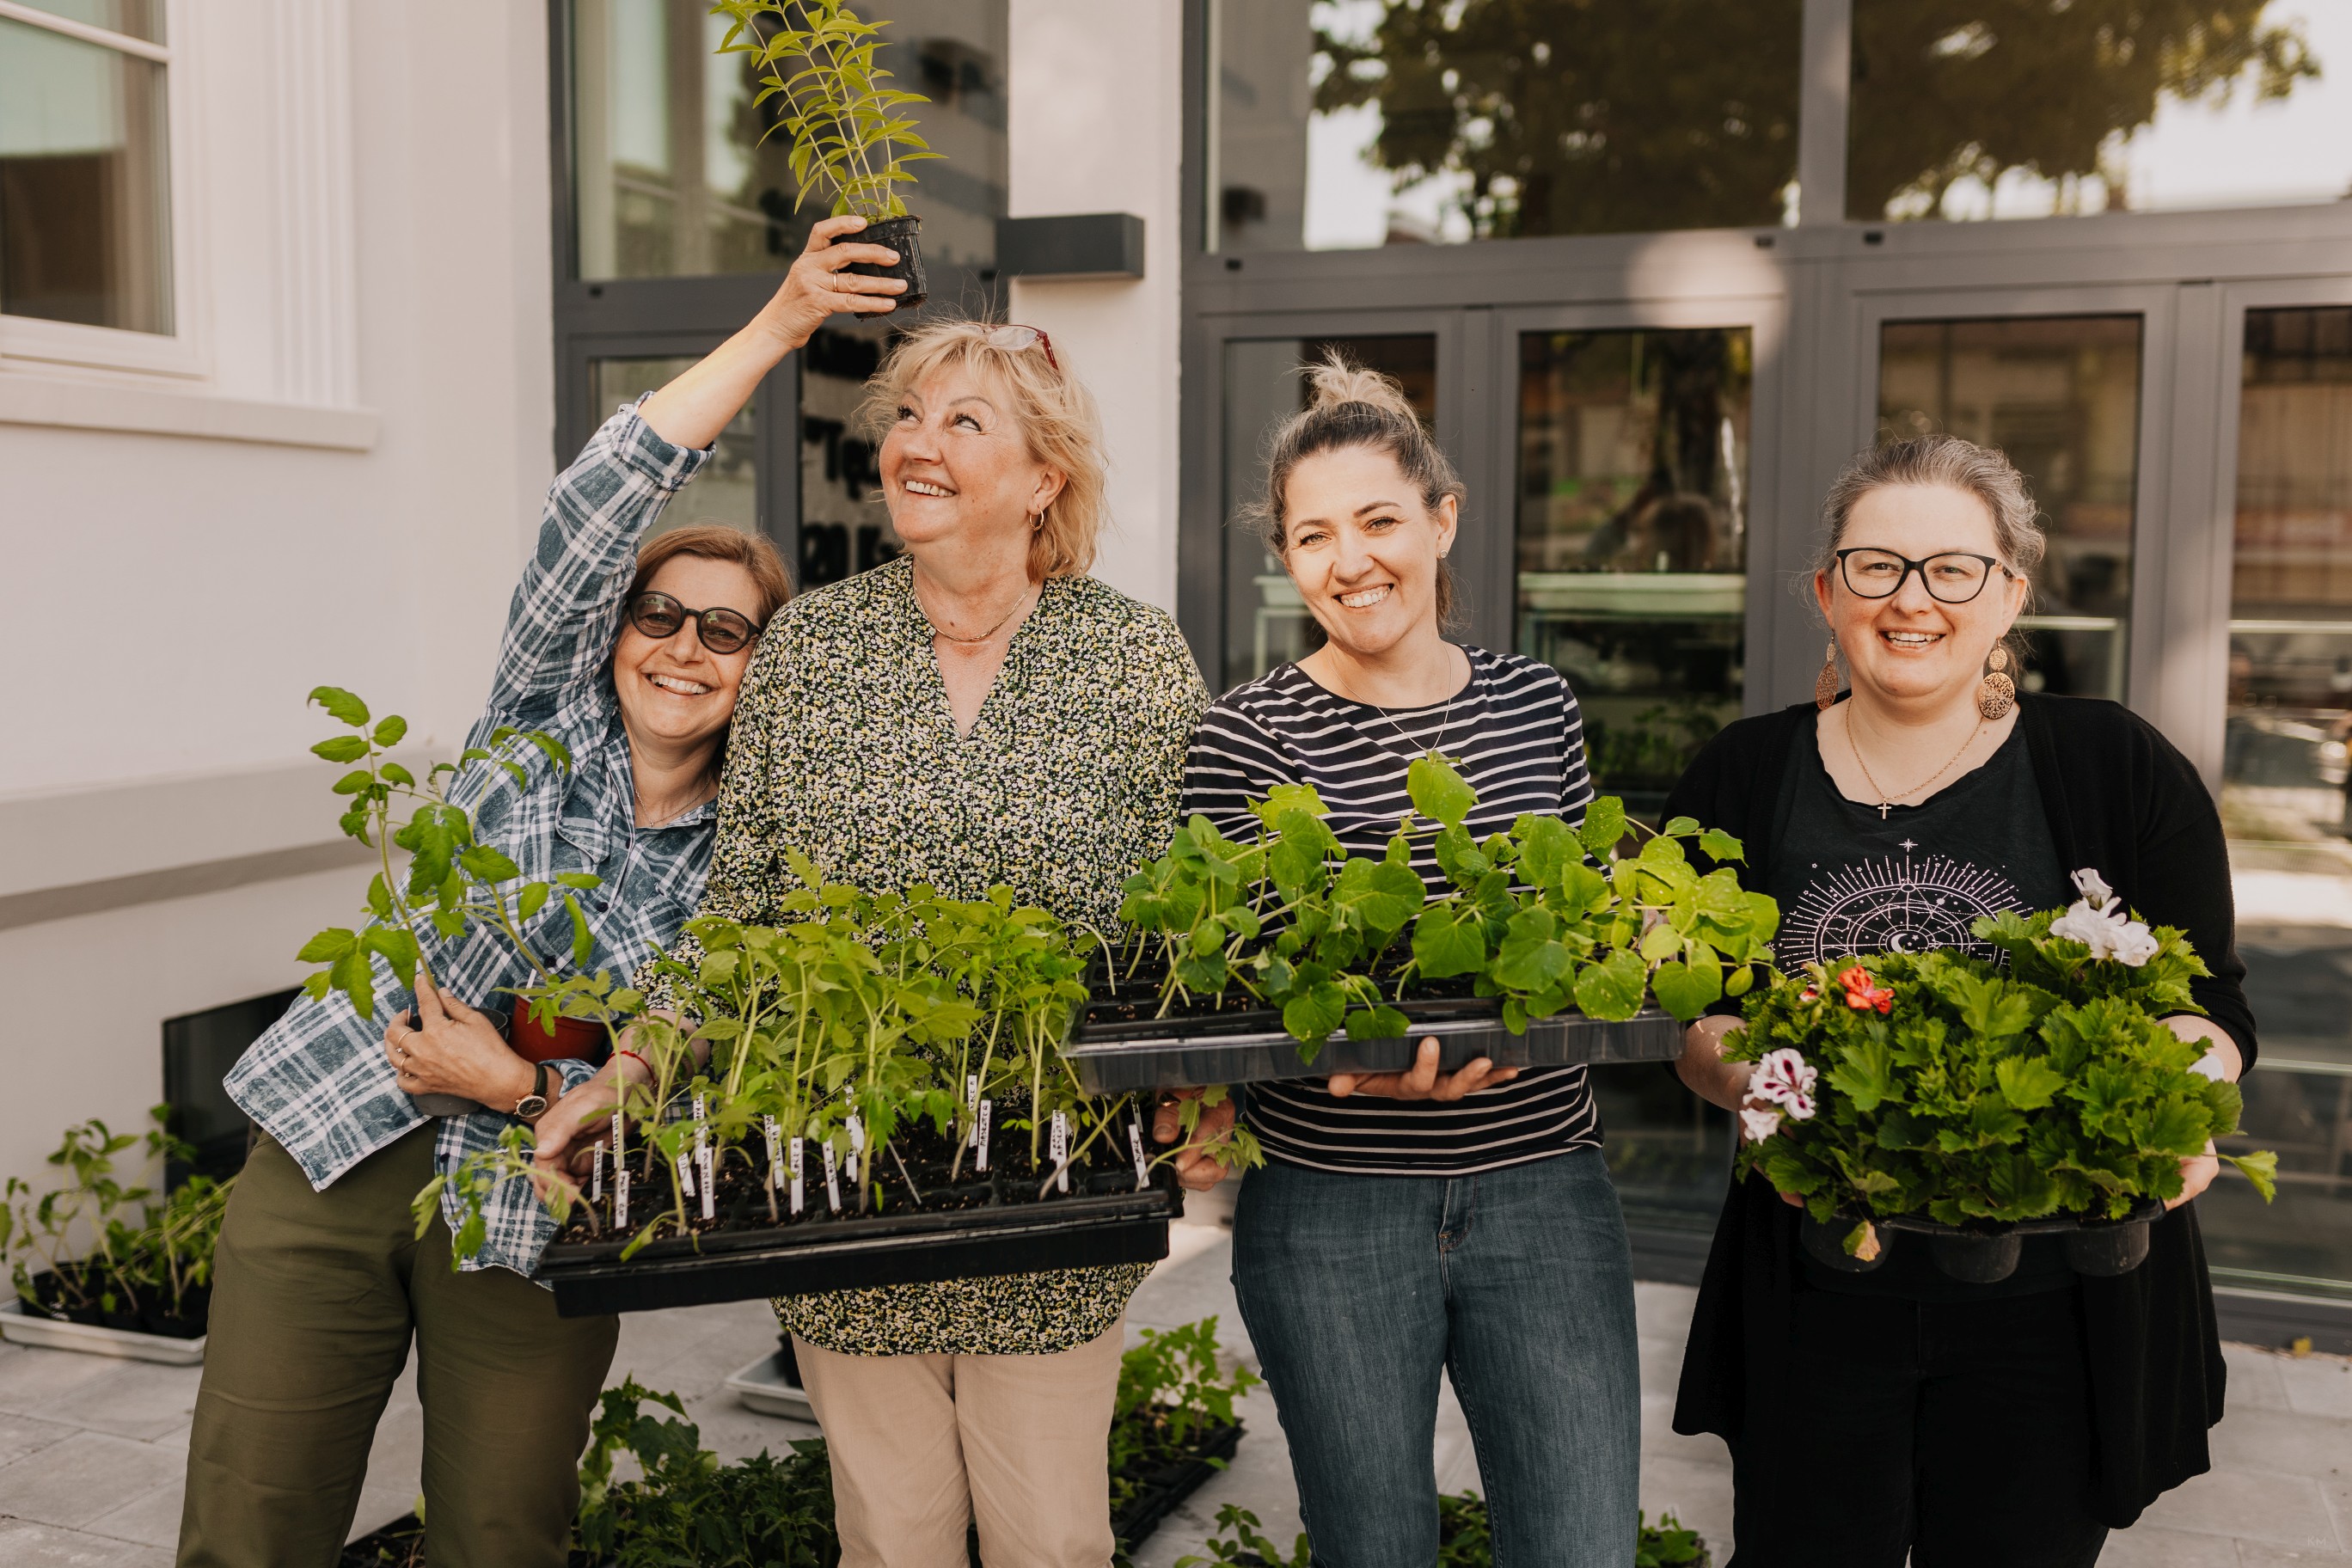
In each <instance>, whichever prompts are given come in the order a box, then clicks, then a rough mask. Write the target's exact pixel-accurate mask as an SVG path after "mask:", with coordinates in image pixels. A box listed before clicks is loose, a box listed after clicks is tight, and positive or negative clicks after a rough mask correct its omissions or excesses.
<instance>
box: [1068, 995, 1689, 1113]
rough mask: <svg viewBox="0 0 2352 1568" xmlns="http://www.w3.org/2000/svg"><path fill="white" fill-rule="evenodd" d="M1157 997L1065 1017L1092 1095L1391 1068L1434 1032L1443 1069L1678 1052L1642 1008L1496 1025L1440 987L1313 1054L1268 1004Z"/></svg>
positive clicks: (1467, 999)
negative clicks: (1440, 992) (1193, 1006)
mask: <svg viewBox="0 0 2352 1568" xmlns="http://www.w3.org/2000/svg"><path fill="white" fill-rule="evenodd" d="M1158 1005H1159V999H1158V998H1157V997H1156V996H1148V995H1143V994H1135V993H1133V992H1125V993H1122V994H1105V993H1102V992H1099V991H1098V992H1097V994H1095V995H1094V996H1093V997H1091V998H1090V999H1089V1000H1088V1002H1087V1006H1086V1007H1085V1009H1084V1010H1083V1011H1082V1012H1081V1013H1080V1014H1079V1015H1078V1016H1077V1018H1076V1021H1075V1023H1074V1024H1073V1025H1072V1026H1071V1029H1070V1033H1069V1037H1067V1038H1066V1039H1065V1040H1064V1041H1063V1043H1062V1054H1063V1055H1064V1056H1065V1057H1066V1058H1068V1059H1069V1062H1070V1065H1071V1066H1072V1067H1073V1068H1076V1070H1077V1075H1078V1082H1079V1084H1080V1086H1081V1087H1083V1088H1084V1089H1086V1091H1087V1093H1088V1094H1127V1093H1132V1092H1149V1091H1150V1090H1153V1089H1194V1088H1200V1087H1202V1086H1204V1085H1208V1084H1217V1083H1259V1082H1264V1081H1265V1080H1266V1079H1294V1078H1324V1077H1328V1075H1330V1074H1332V1073H1335V1072H1398V1071H1402V1069H1404V1068H1409V1067H1411V1066H1412V1065H1413V1056H1414V1053H1415V1052H1416V1051H1417V1050H1418V1049H1419V1048H1420V1044H1421V1042H1422V1041H1423V1040H1424V1039H1434V1040H1436V1041H1437V1042H1438V1066H1439V1068H1441V1069H1442V1070H1444V1071H1446V1072H1452V1071H1454V1069H1455V1068H1460V1067H1463V1066H1464V1065H1465V1064H1467V1063H1468V1062H1470V1061H1473V1060H1475V1058H1479V1057H1485V1058H1488V1059H1489V1060H1491V1061H1492V1062H1493V1063H1494V1064H1495V1065H1496V1067H1507V1068H1526V1067H1535V1068H1546V1067H1580V1066H1585V1065H1588V1064H1593V1063H1604V1062H1654V1061H1671V1060H1672V1059H1674V1058H1676V1057H1678V1056H1680V1055H1682V1049H1683V1026H1682V1025H1681V1024H1680V1023H1679V1022H1677V1021H1676V1020H1675V1018H1674V1017H1673V1016H1670V1015H1668V1014H1665V1013H1662V1012H1659V1011H1658V1010H1657V1009H1655V1008H1644V1009H1643V1011H1641V1012H1640V1013H1637V1014H1635V1015H1634V1016H1633V1017H1631V1018H1628V1019H1625V1020H1624V1021H1623V1022H1622V1023H1618V1022H1612V1021H1610V1020H1607V1019H1601V1018H1588V1017H1586V1016H1583V1015H1582V1014H1580V1013H1559V1014H1555V1015H1554V1016H1551V1017H1549V1018H1537V1019H1533V1020H1531V1021H1529V1023H1528V1032H1527V1033H1526V1034H1524V1035H1514V1034H1512V1033H1511V1032H1510V1031H1509V1030H1508V1029H1507V1028H1505V1027H1504V1026H1503V1005H1502V1003H1501V1002H1500V1001H1499V1000H1498V999H1496V998H1495V997H1491V996H1436V997H1429V998H1425V999H1416V1000H1410V1001H1406V1002H1402V1003H1400V1004H1398V1005H1397V1007H1398V1010H1399V1011H1400V1012H1402V1013H1403V1014H1404V1016H1405V1017H1406V1019H1407V1020H1408V1022H1407V1026H1406V1032H1405V1033H1404V1034H1402V1035H1395V1036H1391V1037H1386V1038H1383V1039H1376V1040H1351V1039H1349V1038H1348V1037H1347V1035H1346V1034H1345V1033H1344V1032H1343V1033H1339V1034H1335V1035H1333V1036H1332V1037H1330V1038H1329V1039H1328V1040H1326V1041H1324V1043H1323V1048H1322V1049H1321V1050H1320V1051H1318V1052H1317V1053H1316V1056H1315V1059H1314V1060H1313V1061H1311V1062H1310V1061H1306V1060H1303V1059H1302V1058H1300V1056H1299V1044H1298V1041H1297V1040H1296V1039H1294V1038H1293V1037H1291V1036H1290V1034H1289V1033H1288V1032H1287V1031H1286V1030H1285V1029H1284V1028H1283V1026H1282V1015H1281V1014H1279V1013H1277V1012H1275V1011H1274V1010H1272V1009H1271V1008H1264V1007H1247V1008H1242V1007H1234V1008H1225V1009H1222V1010H1219V1011H1216V1012H1203V1013H1192V1014H1187V1015H1183V1016H1171V1017H1166V1018H1155V1017H1153V1016H1151V1013H1152V1011H1153V1010H1154V1009H1155V1008H1157V1006H1158Z"/></svg>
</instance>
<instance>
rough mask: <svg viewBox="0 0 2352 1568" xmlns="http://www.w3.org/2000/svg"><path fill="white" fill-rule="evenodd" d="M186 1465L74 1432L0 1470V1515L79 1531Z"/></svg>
mask: <svg viewBox="0 0 2352 1568" xmlns="http://www.w3.org/2000/svg"><path fill="white" fill-rule="evenodd" d="M71 1353H73V1352H67V1351H60V1352H58V1354H60V1355H67V1354H71ZM186 1463H187V1461H186V1460H185V1458H184V1457H183V1456H181V1455H178V1454H174V1453H172V1452H170V1451H169V1450H167V1449H162V1448H157V1447H152V1446H151V1445H149V1444H145V1443H139V1442H134V1441H132V1440H131V1439H130V1438H128V1437H117V1436H111V1435H110V1434H108V1433H104V1432H77V1433H75V1434H74V1435H73V1436H70V1437H68V1438H66V1439H65V1440H64V1441H62V1442H58V1443H52V1444H50V1445H49V1446H48V1447H46V1448H43V1449H41V1450H39V1451H38V1452H37V1453H34V1454H29V1455H27V1456H26V1457H25V1458H21V1459H18V1460H17V1461H16V1463H15V1464H13V1465H9V1466H6V1467H5V1468H0V1516H5V1517H6V1518H10V1519H21V1520H30V1521H33V1522H34V1523H36V1524H53V1525H58V1526H61V1527H63V1528H66V1529H79V1528H80V1527H82V1526H84V1525H87V1524H89V1522H90V1521H92V1520H95V1519H97V1518H99V1517H100V1515H101V1514H107V1513H110V1512H112V1511H113V1510H116V1509H118V1508H121V1506H122V1505H123V1504H125V1503H128V1502H133V1501H136V1500H140V1499H142V1498H144V1497H147V1496H148V1495H149V1494H151V1493H152V1492H154V1491H156V1490H158V1489H162V1488H164V1487H169V1486H172V1485H174V1484H176V1483H177V1482H178V1481H179V1479H180V1478H181V1477H182V1476H183V1475H184V1473H185V1469H186Z"/></svg>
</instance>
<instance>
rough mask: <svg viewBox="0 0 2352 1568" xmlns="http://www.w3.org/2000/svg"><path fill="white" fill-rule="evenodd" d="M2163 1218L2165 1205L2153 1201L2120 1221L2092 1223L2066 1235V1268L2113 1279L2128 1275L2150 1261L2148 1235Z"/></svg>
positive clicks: (2149, 1201)
mask: <svg viewBox="0 0 2352 1568" xmlns="http://www.w3.org/2000/svg"><path fill="white" fill-rule="evenodd" d="M2163 1217H2164V1205H2162V1204H2160V1203H2158V1202H2157V1201H2156V1200H2155V1199H2153V1198H2151V1199H2149V1200H2147V1202H2145V1203H2143V1204H2141V1205H2139V1206H2138V1207H2137V1208H2136V1209H2134V1210H2133V1211H2132V1212H2131V1213H2130V1214H2128V1215H2126V1216H2124V1217H2123V1218H2122V1219H2117V1220H2092V1221H2086V1222H2084V1225H2083V1226H2082V1227H2081V1228H2080V1229H2078V1230H2073V1231H2069V1232H2067V1233H2066V1266H2067V1267H2068V1268H2072V1269H2073V1270H2074V1272H2075V1273H2077V1274H2087V1275H2090V1276H2092V1277H2094V1278H2095V1279H2111V1278H2113V1277H2114V1276H2116V1275H2118V1274H2128V1273H2130V1272H2131V1271H2132V1270H2133V1269H2135V1268H2138V1267H2139V1266H2140V1265H2141V1264H2143V1263H2145V1262H2147V1231H2148V1226H2149V1225H2150V1224H2151V1223H2153V1222H2154V1221H2156V1220H2158V1219H2161V1218H2163Z"/></svg>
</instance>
